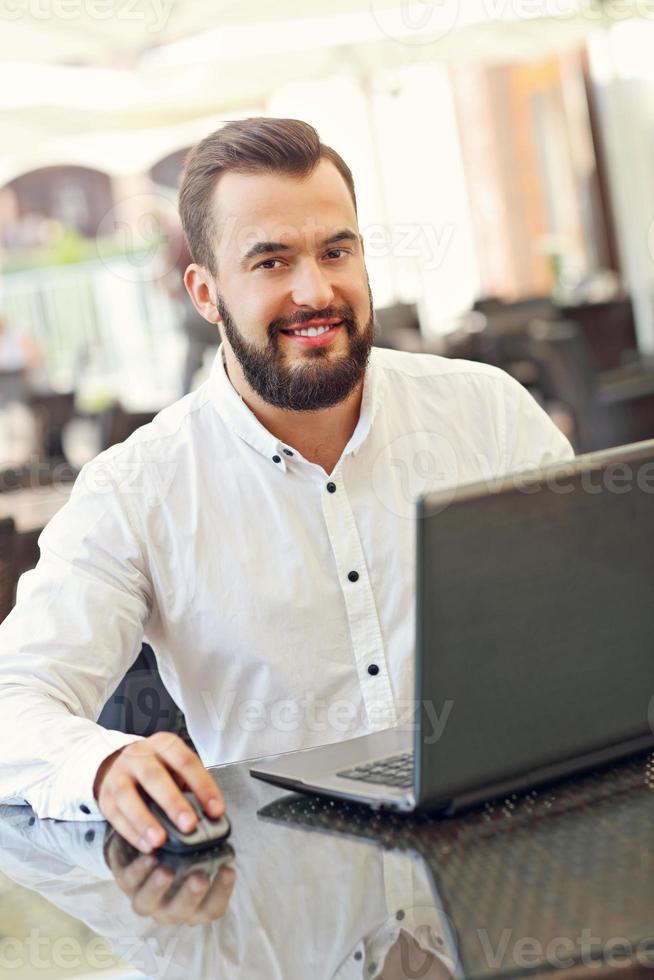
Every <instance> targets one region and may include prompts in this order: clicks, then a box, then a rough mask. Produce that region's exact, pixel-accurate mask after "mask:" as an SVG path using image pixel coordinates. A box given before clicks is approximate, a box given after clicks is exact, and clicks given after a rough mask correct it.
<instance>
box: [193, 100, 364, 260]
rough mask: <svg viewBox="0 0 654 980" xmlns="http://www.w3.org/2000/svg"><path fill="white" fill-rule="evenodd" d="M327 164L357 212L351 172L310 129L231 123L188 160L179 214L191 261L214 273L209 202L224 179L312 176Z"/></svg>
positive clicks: (285, 123)
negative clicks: (233, 176) (340, 179)
mask: <svg viewBox="0 0 654 980" xmlns="http://www.w3.org/2000/svg"><path fill="white" fill-rule="evenodd" d="M323 159H324V160H330V161H331V162H332V163H333V164H334V166H335V167H336V169H337V170H338V172H339V173H340V174H341V176H342V177H343V180H344V181H345V183H346V184H347V187H348V190H349V191H350V194H351V195H352V201H353V203H354V210H355V212H356V209H357V200H356V194H355V192H354V179H353V177H352V171H351V170H350V168H349V167H348V165H347V164H346V163H345V161H344V160H343V159H342V157H340V156H339V154H338V153H337V152H336V150H333V149H332V148H331V147H330V146H326V145H325V144H324V143H321V142H320V137H319V136H318V133H317V131H316V130H315V129H314V128H313V126H310V125H309V123H305V122H302V121H301V120H300V119H269V118H266V117H265V116H258V117H254V118H251V119H238V120H235V121H234V122H228V123H226V124H225V125H224V126H223V127H222V128H221V129H218V130H216V132H215V133H211V134H210V135H209V136H206V137H205V138H204V139H203V140H202V141H201V142H200V143H198V144H197V146H195V147H194V148H193V149H192V150H191V151H190V152H189V155H188V156H187V158H186V161H185V164H184V172H183V174H182V182H181V187H180V192H179V214H180V217H181V219H182V227H183V228H184V234H185V235H186V240H187V242H188V246H189V251H190V253H191V256H192V258H193V261H194V262H197V263H198V265H203V266H205V268H207V269H209V270H210V271H213V265H214V255H213V247H212V241H213V238H214V234H215V229H214V224H213V220H212V215H211V207H210V200H211V195H212V193H213V190H214V187H215V185H216V182H217V180H218V178H219V177H220V176H221V174H224V173H227V172H229V171H232V172H235V173H242V174H252V173H277V172H279V173H284V174H289V175H293V176H295V175H297V176H309V174H311V172H312V171H313V170H314V168H315V167H316V166H317V165H318V163H319V162H320V160H323Z"/></svg>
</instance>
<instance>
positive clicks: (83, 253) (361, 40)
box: [0, 0, 654, 617]
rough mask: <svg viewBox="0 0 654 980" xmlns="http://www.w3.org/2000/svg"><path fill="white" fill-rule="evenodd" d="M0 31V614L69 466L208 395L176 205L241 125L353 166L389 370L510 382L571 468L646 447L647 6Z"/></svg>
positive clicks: (122, 12) (458, 0) (22, 6)
mask: <svg viewBox="0 0 654 980" xmlns="http://www.w3.org/2000/svg"><path fill="white" fill-rule="evenodd" d="M0 25H1V29H0V107H1V111H0V144H1V145H2V147H3V152H2V156H1V157H0V267H1V274H0V522H2V523H1V524H0V548H1V549H2V550H4V553H5V555H8V554H9V548H10V538H12V539H13V544H11V548H12V549H13V554H14V558H13V559H12V561H13V565H12V569H13V570H12V572H11V581H10V580H9V578H8V576H9V572H6V573H5V575H4V581H5V585H4V599H2V594H3V590H2V588H0V617H1V616H2V615H3V611H4V610H6V609H7V608H9V606H10V604H11V601H12V591H11V590H12V589H13V588H14V586H15V580H16V575H17V574H19V573H20V572H21V571H24V570H25V569H26V568H29V567H32V565H33V564H34V563H35V562H36V559H37V557H38V550H37V547H36V540H37V538H38V533H39V531H40V530H41V528H42V527H43V526H44V524H45V523H46V522H47V520H48V519H49V517H50V516H52V514H53V513H54V512H55V511H56V510H57V509H58V508H59V507H60V506H61V505H62V503H63V502H64V500H65V499H66V497H67V494H68V492H69V490H70V486H71V484H72V481H73V480H74V478H75V475H76V473H77V472H78V471H79V468H80V467H81V466H82V465H83V464H84V463H85V462H87V461H88V460H90V459H91V458H93V456H95V455H96V454H97V453H98V452H100V451H101V450H103V449H105V448H107V447H108V446H110V445H112V444H114V443H116V442H119V441H122V440H123V439H125V438H126V437H127V436H128V435H129V434H130V433H131V432H132V431H133V430H134V429H135V428H137V427H138V426H140V425H142V424H144V423H145V422H147V421H149V420H150V419H151V418H152V417H153V416H154V414H155V413H156V412H157V411H159V410H160V409H161V408H163V407H164V406H166V405H167V404H170V403H171V402H172V401H174V400H175V399H177V398H179V397H180V396H181V395H182V394H184V393H185V392H187V391H190V390H192V389H193V388H195V387H197V385H198V384H200V383H201V382H202V380H203V379H204V378H205V377H206V376H207V373H208V370H209V367H210V364H211V361H212V359H213V357H214V355H215V351H216V342H217V332H216V331H215V329H214V328H213V327H211V326H210V325H208V324H206V323H205V321H204V320H202V319H201V318H200V317H199V316H198V315H197V314H196V313H195V312H194V310H193V308H192V307H191V305H190V301H189V300H188V298H187V297H186V294H185V291H184V289H183V286H182V281H181V276H182V273H183V270H184V268H185V265H186V263H187V261H188V255H187V252H186V248H185V244H184V240H183V236H182V234H181V230H180V225H179V220H178V215H177V205H176V195H177V186H178V181H179V177H180V173H181V169H182V166H183V161H184V158H185V155H186V153H187V152H188V150H189V148H190V147H191V146H192V145H193V144H194V143H196V142H197V141H198V140H199V139H201V138H202V137H204V136H205V135H206V134H208V133H210V132H211V131H213V130H214V129H216V128H218V127H219V126H220V125H221V124H222V123H224V122H225V121H227V120H229V119H232V118H242V117H245V116H250V115H266V114H269V115H275V116H293V117H298V118H302V119H306V120H307V121H309V122H311V123H312V124H313V125H315V126H316V127H317V128H318V130H319V132H320V135H321V137H322V139H323V141H324V142H326V143H328V144H330V145H332V146H333V147H335V148H336V149H337V150H338V151H339V152H340V153H341V154H342V156H343V157H344V158H345V160H346V161H347V162H348V163H349V164H350V166H351V168H352V170H353V172H354V177H355V180H356V186H357V193H358V199H359V207H360V226H361V230H362V232H363V235H364V237H365V240H366V256H367V265H368V269H369V274H370V281H371V286H372V291H373V296H374V300H375V305H376V309H377V318H378V327H379V330H378V338H377V343H378V344H379V345H380V346H388V347H396V348H402V349H406V350H410V351H428V352H433V353H438V354H442V355H444V356H448V357H466V358H471V359H474V360H480V361H486V362H488V363H492V364H496V365H499V366H500V367H502V368H504V369H505V370H507V371H509V372H510V373H511V374H513V375H514V376H515V377H516V378H518V380H519V381H520V382H521V383H522V384H524V385H525V386H526V387H528V388H529V390H530V391H531V392H532V393H533V395H534V396H535V397H536V398H537V399H538V400H539V401H540V402H541V404H542V405H543V406H544V408H545V410H546V411H547V412H548V413H549V414H550V415H551V417H552V418H553V419H554V421H555V422H556V424H557V425H559V426H560V428H561V429H562V430H563V431H564V432H565V433H566V435H567V436H568V437H569V438H570V440H571V441H572V443H573V445H574V447H575V449H576V450H577V451H578V452H585V451H589V450H594V449H599V448H604V447H608V446H611V445H617V444H619V443H623V442H629V441H633V440H638V439H644V438H649V437H652V436H654V290H653V286H654V178H653V177H652V174H653V173H654V60H653V59H652V58H651V51H652V50H654V0H634V2H630V0H604V2H601V0H465V3H464V2H463V0H331V2H330V3H329V4H327V3H325V2H322V0H312V2H311V3H310V4H306V5H305V7H304V9H303V10H302V12H301V13H298V9H297V6H296V5H295V4H294V3H291V0H278V2H277V3H276V4H274V5H271V4H270V3H264V2H263V0H248V2H247V3H243V2H240V3H236V2H231V0H216V2H215V3H213V4H212V5H211V6H210V8H207V6H206V5H201V4H200V2H199V0H4V2H3V3H2V5H0ZM12 522H13V527H12ZM1 576H2V573H1V572H0V577H1Z"/></svg>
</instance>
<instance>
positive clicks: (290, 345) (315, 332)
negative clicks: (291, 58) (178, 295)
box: [208, 160, 374, 411]
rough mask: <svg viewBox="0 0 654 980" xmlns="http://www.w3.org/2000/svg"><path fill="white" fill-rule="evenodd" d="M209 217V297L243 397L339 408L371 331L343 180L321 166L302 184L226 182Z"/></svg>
mask: <svg viewBox="0 0 654 980" xmlns="http://www.w3.org/2000/svg"><path fill="white" fill-rule="evenodd" d="M214 207H215V215H216V224H217V232H218V235H217V247H216V251H215V260H216V261H215V275H212V276H211V277H210V280H211V281H210V282H209V283H208V286H209V292H210V293H213V298H214V299H215V308H216V309H217V314H218V317H219V319H218V322H219V323H221V324H222V330H223V335H224V340H225V342H226V344H228V345H229V346H230V347H231V349H232V351H233V353H234V356H235V357H236V359H237V360H238V362H239V364H240V366H241V368H242V370H243V373H244V375H245V377H246V379H247V381H248V383H249V385H250V387H251V388H252V389H253V390H254V391H255V392H256V393H257V394H258V395H259V396H260V397H261V398H262V399H263V400H264V401H266V402H267V403H269V404H271V405H275V406H277V407H279V408H285V409H291V410H293V411H311V410H316V409H320V408H327V407H329V406H330V405H335V404H337V403H338V402H341V401H342V400H343V399H345V398H346V397H347V396H348V395H349V394H350V392H352V391H353V390H354V388H355V386H356V385H357V383H358V382H359V381H360V380H361V379H362V377H363V374H364V372H365V368H366V363H367V360H368V356H369V353H370V348H371V346H372V341H373V323H374V320H373V308H372V296H371V294H370V286H369V283H368V277H367V274H366V269H365V264H364V260H363V248H362V244H361V238H360V236H359V233H358V227H357V220H356V214H355V210H354V205H353V203H352V199H351V197H350V194H349V191H348V189H347V186H346V184H345V182H344V180H343V178H342V177H341V175H340V174H339V172H338V171H337V169H336V168H335V167H334V166H333V164H332V163H330V162H329V161H327V160H323V161H321V162H320V163H319V164H318V166H317V167H316V168H315V170H314V171H313V173H312V174H311V175H310V176H308V177H304V178H298V177H291V176H287V175H282V174H237V173H227V174H225V175H224V176H223V177H222V178H221V179H220V180H219V181H218V184H217V187H216V190H215V192H214ZM214 315H215V310H214ZM300 329H302V330H304V332H305V334H306V331H307V330H310V331H311V334H312V336H306V335H305V336H303V335H301V334H299V333H298V331H299V330H300Z"/></svg>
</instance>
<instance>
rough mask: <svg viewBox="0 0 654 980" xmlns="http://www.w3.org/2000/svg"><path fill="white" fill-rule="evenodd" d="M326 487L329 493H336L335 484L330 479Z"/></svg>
mask: <svg viewBox="0 0 654 980" xmlns="http://www.w3.org/2000/svg"><path fill="white" fill-rule="evenodd" d="M327 489H328V490H329V492H330V493H336V484H335V483H332V481H331V480H330V481H329V483H328V484H327Z"/></svg>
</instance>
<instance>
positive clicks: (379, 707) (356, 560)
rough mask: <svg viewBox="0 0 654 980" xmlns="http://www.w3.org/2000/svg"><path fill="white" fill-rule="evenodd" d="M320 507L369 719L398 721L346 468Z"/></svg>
mask: <svg viewBox="0 0 654 980" xmlns="http://www.w3.org/2000/svg"><path fill="white" fill-rule="evenodd" d="M322 509H323V515H324V518H325V524H326V526H327V533H328V535H329V540H330V543H331V546H332V551H333V553H334V559H335V561H336V569H337V572H338V576H339V582H340V586H341V591H342V593H343V599H344V601H345V608H346V611H347V619H348V625H349V629H350V637H351V639H352V649H353V651H354V658H355V664H356V670H357V675H358V678H359V685H360V688H361V692H362V694H363V701H364V704H365V708H366V715H367V719H368V724H369V726H370V728H371V729H373V730H381V729H384V728H391V727H392V726H394V725H396V724H397V711H396V708H395V700H394V698H393V690H392V687H391V682H390V677H389V672H388V665H387V662H386V654H385V652H384V643H383V639H382V633H381V627H380V624H379V618H378V616H377V607H376V604H375V597H374V593H373V590H372V584H371V582H370V576H369V575H368V568H367V565H366V561H365V557H364V553H363V548H362V545H361V539H360V537H359V532H358V529H357V525H356V521H355V519H354V514H353V513H352V508H351V506H350V501H349V499H348V495H347V490H346V488H345V482H344V480H343V474H342V471H341V469H340V467H339V468H337V470H335V471H334V473H333V474H332V476H331V477H330V478H329V480H327V481H326V483H325V486H324V488H323V492H322Z"/></svg>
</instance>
